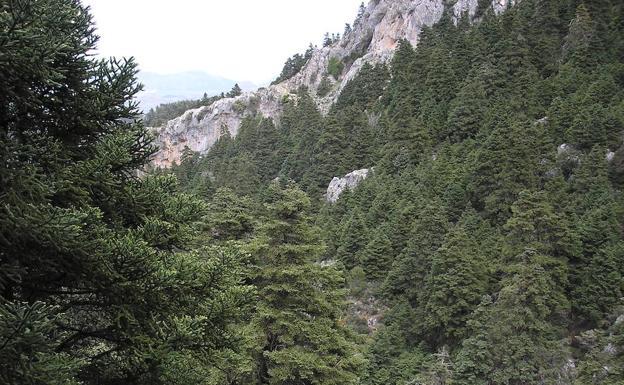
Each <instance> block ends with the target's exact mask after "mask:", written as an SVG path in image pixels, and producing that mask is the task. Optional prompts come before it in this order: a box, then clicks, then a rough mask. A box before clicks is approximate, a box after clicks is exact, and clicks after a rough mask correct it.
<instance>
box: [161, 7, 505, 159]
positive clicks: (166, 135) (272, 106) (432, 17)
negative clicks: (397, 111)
mask: <svg viewBox="0 0 624 385" xmlns="http://www.w3.org/2000/svg"><path fill="white" fill-rule="evenodd" d="M514 1H517V0H493V2H492V5H493V8H494V10H495V11H496V12H502V11H503V10H505V9H506V7H508V6H509V5H511V4H513V2H514ZM478 2H479V0H456V1H454V2H453V1H449V0H371V1H370V3H369V4H368V7H366V9H365V11H364V13H363V14H362V15H360V16H359V17H358V18H357V19H356V20H355V22H354V23H353V28H352V30H351V31H350V32H349V33H347V34H345V35H344V36H342V38H341V39H340V40H339V41H337V42H335V43H334V44H332V45H330V46H327V47H323V48H317V49H315V50H314V52H313V53H312V57H311V58H310V60H309V61H308V62H307V64H306V65H305V66H304V67H303V68H302V69H301V70H300V71H299V73H297V74H296V75H295V76H293V77H291V78H290V79H287V80H285V81H283V82H281V83H279V84H275V85H272V86H270V87H268V88H260V89H259V90H257V91H254V92H249V93H245V94H243V95H241V96H238V97H236V98H226V99H222V100H219V101H217V102H215V103H214V104H212V105H210V106H207V107H201V108H198V109H194V110H189V111H187V112H185V113H184V114H183V115H182V116H180V117H178V118H175V119H173V120H171V121H169V122H168V123H167V124H166V125H164V126H163V127H154V128H152V129H153V131H154V132H155V134H156V137H157V140H156V142H157V145H159V147H160V151H159V152H158V153H157V154H156V156H155V158H154V165H155V166H157V167H169V166H170V165H171V164H172V163H173V162H177V161H179V159H180V156H181V154H182V150H183V149H184V148H185V147H189V148H190V149H191V150H193V151H198V152H202V153H203V152H206V151H207V150H208V149H209V148H210V147H211V146H212V145H213V144H214V142H215V141H216V140H217V139H218V138H219V136H220V135H221V133H222V132H223V129H227V130H229V132H230V134H231V135H233V136H234V135H236V134H237V133H238V128H239V126H240V122H241V120H242V119H243V118H244V117H245V116H247V115H250V114H255V113H260V114H262V115H264V116H266V117H271V118H278V117H279V114H280V112H281V103H282V101H283V99H284V97H286V96H288V95H289V94H294V93H296V91H297V90H298V89H299V88H300V87H301V86H305V87H307V88H308V89H309V91H310V92H311V93H312V95H313V96H314V97H315V99H316V101H317V103H318V105H319V107H320V109H321V110H322V111H323V112H326V111H327V110H328V109H329V107H330V106H331V104H332V103H333V102H334V101H335V100H336V98H337V96H338V95H339V94H340V91H341V90H342V88H343V87H344V86H345V85H346V84H347V83H348V82H349V80H351V79H353V77H354V76H355V75H356V74H357V73H358V71H359V70H360V68H361V67H362V65H364V63H371V64H376V63H381V62H387V61H388V60H389V59H390V58H391V57H392V54H393V53H394V50H395V49H396V47H397V45H398V43H399V41H400V40H402V39H406V40H408V41H409V42H410V43H411V44H413V45H416V44H418V37H419V35H420V32H421V30H422V28H423V27H425V26H431V25H433V24H435V23H436V22H437V21H438V20H440V18H441V17H442V15H443V13H444V9H445V6H448V7H451V12H452V13H453V17H454V19H455V20H458V19H459V17H461V15H462V14H465V13H467V14H468V15H470V16H471V18H472V17H474V15H475V13H476V10H477V6H478ZM449 3H452V5H445V4H449ZM330 61H333V62H334V63H341V67H342V68H343V70H342V73H340V74H339V75H338V76H336V77H334V76H330V75H329V74H328V73H329V71H328V69H329V67H330ZM323 78H326V79H327V80H328V81H329V82H330V83H331V85H332V86H331V89H330V91H329V92H328V93H327V94H326V95H324V96H323V97H319V96H318V95H317V90H318V88H319V85H320V83H321V81H322V80H323Z"/></svg>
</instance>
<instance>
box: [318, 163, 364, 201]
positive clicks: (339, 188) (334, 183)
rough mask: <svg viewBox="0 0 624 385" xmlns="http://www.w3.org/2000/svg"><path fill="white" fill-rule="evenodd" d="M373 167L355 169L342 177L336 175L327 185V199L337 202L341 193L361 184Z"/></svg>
mask: <svg viewBox="0 0 624 385" xmlns="http://www.w3.org/2000/svg"><path fill="white" fill-rule="evenodd" d="M372 171H373V170H372V169H368V168H363V169H361V170H355V171H352V172H350V173H348V174H347V175H345V176H344V177H342V178H338V177H334V179H332V180H331V182H329V186H328V187H327V193H326V194H325V200H326V201H327V202H329V203H336V201H337V200H338V198H340V195H341V194H342V193H343V192H344V191H345V190H346V189H349V190H352V189H354V188H355V187H357V185H359V184H360V183H361V182H362V181H363V180H364V179H366V178H367V177H368V176H369V175H370V174H371V173H372Z"/></svg>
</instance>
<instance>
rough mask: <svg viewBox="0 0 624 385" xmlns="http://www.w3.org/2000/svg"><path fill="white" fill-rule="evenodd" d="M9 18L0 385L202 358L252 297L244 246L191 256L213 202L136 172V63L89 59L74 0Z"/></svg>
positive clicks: (109, 379)
mask: <svg viewBox="0 0 624 385" xmlns="http://www.w3.org/2000/svg"><path fill="white" fill-rule="evenodd" d="M0 7H2V8H1V9H0V14H1V15H2V16H1V17H0V29H2V30H3V31H4V33H3V38H2V40H3V43H1V44H2V46H3V49H2V51H3V55H2V58H0V74H1V76H0V89H2V92H1V93H0V94H1V96H0V99H2V107H0V121H2V122H3V123H2V128H1V129H0V158H2V165H1V166H0V178H1V179H2V184H1V187H0V197H1V198H0V199H1V200H2V204H1V205H0V207H1V208H0V211H1V214H0V218H1V219H0V255H1V256H2V257H0V303H1V305H0V339H1V342H0V367H1V368H2V369H1V371H0V376H2V379H1V380H2V382H3V383H7V384H17V383H20V384H21V383H23V384H96V383H97V384H102V383H108V384H111V383H133V384H153V383H162V381H164V379H165V378H167V377H168V376H170V375H171V373H169V372H168V370H169V368H172V367H174V366H176V365H178V366H184V365H186V362H187V361H185V360H186V359H187V358H188V357H194V359H195V360H199V361H206V360H208V359H209V358H210V357H211V356H212V355H213V354H216V352H217V351H219V350H220V349H221V348H222V347H224V346H230V345H231V343H230V340H231V338H232V333H231V332H230V330H229V326H230V323H231V322H233V321H235V320H236V319H238V318H240V317H241V316H242V314H244V313H243V312H244V309H245V306H246V303H247V302H248V300H249V292H250V290H249V288H248V287H246V286H244V285H243V284H242V279H243V277H242V274H241V273H242V271H241V268H240V260H241V257H240V253H239V252H238V251H237V250H235V249H233V248H215V247H205V248H202V249H200V250H192V247H191V246H192V243H193V241H194V239H195V237H196V235H197V230H198V227H199V226H198V224H199V222H201V220H202V216H203V214H204V213H206V205H205V203H204V202H202V201H201V200H199V199H197V198H195V197H193V196H191V195H188V194H184V193H182V192H181V191H180V190H179V189H178V185H177V181H176V179H175V177H172V176H170V175H144V176H142V177H141V178H139V177H138V176H137V174H138V173H137V170H141V169H143V167H144V166H145V165H146V164H147V162H148V161H149V159H150V157H151V155H152V154H153V152H154V147H153V146H152V144H151V141H150V135H149V133H148V131H147V130H146V128H145V127H144V126H143V125H142V123H141V122H140V121H138V120H137V116H138V115H139V112H138V110H137V103H136V102H135V101H134V100H133V99H132V98H133V96H134V95H135V94H136V93H137V92H138V91H139V89H140V87H139V86H138V85H137V83H136V79H135V75H136V72H137V70H136V64H135V63H134V61H133V60H116V59H111V60H95V59H93V57H92V54H91V52H92V49H93V48H94V45H95V42H96V40H97V39H96V37H95V35H94V34H93V24H92V22H91V17H90V15H89V14H88V12H87V10H86V9H85V8H84V7H82V6H81V5H80V3H79V2H78V1H71V0H50V1H31V2H23V1H10V2H7V3H3V4H2V5H1V6H0ZM41 57H46V60H40V58H41ZM182 250H188V251H182ZM176 357H177V358H176ZM173 361H176V363H175V365H174V364H173ZM186 383H189V382H186Z"/></svg>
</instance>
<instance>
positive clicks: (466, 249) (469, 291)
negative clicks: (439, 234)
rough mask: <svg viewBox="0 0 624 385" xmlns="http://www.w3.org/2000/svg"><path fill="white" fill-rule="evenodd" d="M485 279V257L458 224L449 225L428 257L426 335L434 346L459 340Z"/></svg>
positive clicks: (463, 333)
mask: <svg viewBox="0 0 624 385" xmlns="http://www.w3.org/2000/svg"><path fill="white" fill-rule="evenodd" d="M488 283H489V276H488V266H487V261H486V260H485V258H483V256H482V255H481V254H480V252H479V247H478V244H477V242H476V241H475V240H474V239H472V238H471V237H470V236H469V234H467V233H466V231H465V230H464V229H463V228H462V227H461V226H459V227H457V228H454V229H452V230H451V231H450V232H449V233H448V234H447V239H446V241H445V242H444V244H443V245H442V246H441V247H440V248H439V249H438V250H437V251H436V252H435V254H434V255H433V256H432V258H431V270H430V272H429V275H428V277H427V283H426V289H425V290H426V293H424V296H425V297H426V301H427V303H426V305H425V309H424V310H425V314H426V318H425V320H424V323H425V327H426V329H427V330H426V331H424V335H426V338H427V339H429V340H430V341H434V342H435V343H436V346H442V345H443V344H446V343H450V344H454V343H457V342H459V341H461V339H462V338H463V337H464V336H465V334H466V332H465V330H464V328H465V326H466V321H467V320H468V319H469V314H470V311H471V310H472V309H473V308H474V307H475V306H476V305H477V304H478V303H479V302H480V300H481V296H482V295H483V294H485V293H486V290H487V289H488Z"/></svg>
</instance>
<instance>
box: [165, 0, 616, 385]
mask: <svg viewBox="0 0 624 385" xmlns="http://www.w3.org/2000/svg"><path fill="white" fill-rule="evenodd" d="M482 4H483V3H482ZM474 15H475V17H476V18H478V19H479V22H478V23H474V22H471V20H470V18H469V17H465V18H461V19H459V20H458V19H457V18H456V16H455V12H454V11H452V8H450V6H449V7H447V9H446V11H443V12H442V16H441V17H440V19H439V20H438V22H436V23H434V24H433V25H432V26H431V27H423V29H422V31H421V33H420V35H419V36H418V44H417V45H416V47H415V48H414V46H413V44H410V42H408V41H404V42H403V43H399V44H398V46H397V47H396V48H395V49H394V55H393V58H392V60H391V61H390V62H388V66H386V65H384V64H379V65H376V66H372V65H366V64H365V65H363V66H362V68H361V69H360V70H359V71H358V73H357V74H356V75H355V76H354V77H353V78H352V79H351V80H350V81H349V82H347V83H346V84H345V85H344V87H343V89H342V92H341V93H340V94H339V95H338V97H337V98H336V99H335V102H334V104H332V106H331V107H330V108H329V109H328V110H323V108H324V107H323V105H322V104H321V105H319V104H318V103H317V101H318V99H317V98H315V96H314V91H313V90H311V94H310V92H306V90H301V91H300V92H298V93H297V94H296V96H293V97H289V98H288V99H286V100H285V102H284V103H283V104H282V113H281V116H280V119H279V121H278V122H274V121H272V120H271V119H265V118H263V117H262V116H253V117H251V116H250V117H248V118H246V119H244V120H243V121H242V124H241V126H240V128H239V132H238V135H237V136H236V137H231V136H227V135H226V136H223V137H222V138H220V139H219V140H218V141H217V142H216V144H215V146H214V147H213V148H211V149H210V150H209V151H208V152H207V153H205V154H203V155H199V154H193V153H190V152H187V154H186V156H185V159H184V161H183V162H182V163H181V165H179V166H176V167H173V168H172V171H173V173H174V174H176V175H177V176H179V177H180V179H181V180H182V181H188V182H185V186H187V187H186V188H188V189H189V191H193V192H196V193H198V194H202V195H203V196H206V197H207V199H208V200H209V201H212V202H214V204H215V205H217V206H218V207H225V206H229V207H233V208H234V209H235V210H238V207H239V206H236V205H235V204H233V203H232V202H237V198H233V197H230V199H229V200H228V201H227V204H224V202H223V200H222V198H221V196H222V195H221V194H224V191H229V192H230V193H231V194H232V195H239V196H244V197H245V198H238V199H240V200H241V201H244V200H245V199H249V200H251V201H258V202H263V201H264V200H266V199H267V197H268V198H269V199H270V197H271V196H272V195H271V193H270V191H268V190H267V187H266V186H267V185H270V186H275V185H278V184H283V185H287V186H288V185H290V184H292V183H296V184H297V185H298V186H299V187H300V188H301V189H303V190H304V191H306V192H307V193H308V195H309V196H310V197H311V198H312V202H314V203H315V205H316V207H315V209H316V213H315V221H316V223H317V224H318V225H319V227H320V229H319V230H320V231H321V232H322V234H323V241H324V244H325V245H326V247H327V248H326V250H325V252H324V254H323V256H322V258H321V261H320V263H322V264H324V265H328V266H339V267H340V268H341V269H343V271H344V272H345V274H346V288H347V289H348V290H349V302H350V309H349V310H348V311H347V312H346V313H345V316H344V320H345V322H346V323H347V324H349V325H350V326H351V327H352V328H353V330H356V331H358V332H360V333H361V334H363V335H366V336H367V337H366V338H367V339H366V341H367V342H366V344H365V347H364V348H363V350H362V351H363V352H364V354H365V357H366V361H367V362H366V364H365V370H364V373H363V374H362V376H361V377H360V379H359V383H360V384H366V385H389V384H391V385H406V384H427V385H430V384H461V385H473V384H488V385H510V384H523V385H524V384H527V385H528V384H530V385H533V384H536V385H537V384H540V385H541V384H553V385H554V384H557V385H564V384H565V385H572V384H574V385H585V384H602V385H607V384H609V385H615V384H617V385H619V384H621V383H622V379H623V378H624V302H623V300H624V298H623V297H624V295H623V293H624V279H623V277H624V263H623V261H624V230H623V229H624V199H623V194H622V189H623V187H624V166H623V165H624V66H623V64H622V63H623V60H622V58H624V23H623V20H624V6H623V4H622V2H620V1H607V0H605V1H602V0H601V1H595V2H591V3H590V2H583V1H576V0H560V1H541V0H523V1H522V2H520V3H518V4H516V5H514V6H513V7H511V8H509V9H508V10H507V11H506V12H503V13H497V12H496V11H495V8H494V7H490V6H487V4H485V6H484V7H483V8H480V7H479V8H477V9H476V10H475V14H474ZM381 46H383V44H382V45H381ZM304 71H305V69H304ZM345 71H347V70H345ZM308 91H309V90H308ZM354 170H356V171H354ZM369 170H373V172H370V171H369ZM342 176H344V177H342ZM341 177H342V178H341ZM328 185H329V188H328ZM273 188H274V187H273ZM235 212H238V211H235ZM235 222H236V221H235ZM230 226H231V225H230ZM252 233H253V232H252ZM236 239H239V240H241V241H242V242H248V240H247V239H246V238H245V236H241V237H236ZM252 243H253V241H252Z"/></svg>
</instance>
